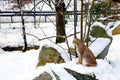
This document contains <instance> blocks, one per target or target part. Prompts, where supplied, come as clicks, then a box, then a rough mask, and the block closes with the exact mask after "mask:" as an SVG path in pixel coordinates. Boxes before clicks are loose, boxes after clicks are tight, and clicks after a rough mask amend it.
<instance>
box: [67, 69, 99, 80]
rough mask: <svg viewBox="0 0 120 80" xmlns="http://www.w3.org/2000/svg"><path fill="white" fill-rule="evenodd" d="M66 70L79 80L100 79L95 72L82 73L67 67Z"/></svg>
mask: <svg viewBox="0 0 120 80" xmlns="http://www.w3.org/2000/svg"><path fill="white" fill-rule="evenodd" d="M65 70H66V71H67V72H68V73H69V74H71V75H72V76H73V77H75V78H76V79H77V80H98V79H96V76H95V75H94V74H93V75H89V74H81V73H78V72H76V71H73V70H70V69H67V68H65Z"/></svg>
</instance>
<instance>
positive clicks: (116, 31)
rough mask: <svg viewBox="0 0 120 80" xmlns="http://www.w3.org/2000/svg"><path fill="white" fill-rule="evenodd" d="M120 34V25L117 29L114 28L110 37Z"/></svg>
mask: <svg viewBox="0 0 120 80" xmlns="http://www.w3.org/2000/svg"><path fill="white" fill-rule="evenodd" d="M117 34H120V25H118V27H116V28H115V29H114V30H113V31H112V35H117Z"/></svg>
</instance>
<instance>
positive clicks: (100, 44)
mask: <svg viewBox="0 0 120 80" xmlns="http://www.w3.org/2000/svg"><path fill="white" fill-rule="evenodd" d="M109 43H110V39H108V38H98V39H96V40H95V42H94V43H92V44H91V45H90V46H89V48H90V49H91V50H92V52H93V53H94V55H95V57H97V56H98V54H99V53H101V51H102V50H103V49H104V48H105V47H106V46H108V44H109ZM96 45H97V46H96Z"/></svg>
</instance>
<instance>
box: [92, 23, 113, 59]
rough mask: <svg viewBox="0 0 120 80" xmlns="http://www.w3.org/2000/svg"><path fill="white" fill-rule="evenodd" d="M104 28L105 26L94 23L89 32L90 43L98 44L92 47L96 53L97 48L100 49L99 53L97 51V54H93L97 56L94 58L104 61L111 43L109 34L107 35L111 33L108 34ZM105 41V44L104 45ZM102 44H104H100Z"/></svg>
mask: <svg viewBox="0 0 120 80" xmlns="http://www.w3.org/2000/svg"><path fill="white" fill-rule="evenodd" d="M105 28H106V26H105V25H103V24H102V23H99V22H96V23H94V24H93V25H92V27H91V30H90V36H91V38H92V39H91V43H95V42H99V43H97V44H96V45H94V47H96V48H94V49H96V51H97V52H98V47H99V48H101V49H100V50H101V51H99V53H95V54H97V55H96V58H99V59H104V58H105V57H106V55H107V53H108V50H109V46H110V44H111V42H112V37H111V36H110V34H108V33H109V32H110V33H111V31H109V32H108V30H106V29H105ZM107 39H108V40H107ZM100 40H101V41H100ZM105 41H106V43H104V42H105ZM102 42H103V43H104V44H102ZM100 46H102V47H100ZM90 47H91V46H90ZM93 51H95V50H93Z"/></svg>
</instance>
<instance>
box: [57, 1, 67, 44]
mask: <svg viewBox="0 0 120 80" xmlns="http://www.w3.org/2000/svg"><path fill="white" fill-rule="evenodd" d="M56 3H57V4H56V5H55V7H56V35H57V36H65V14H64V12H65V3H64V0H56ZM62 42H65V38H63V37H56V43H62Z"/></svg>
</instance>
